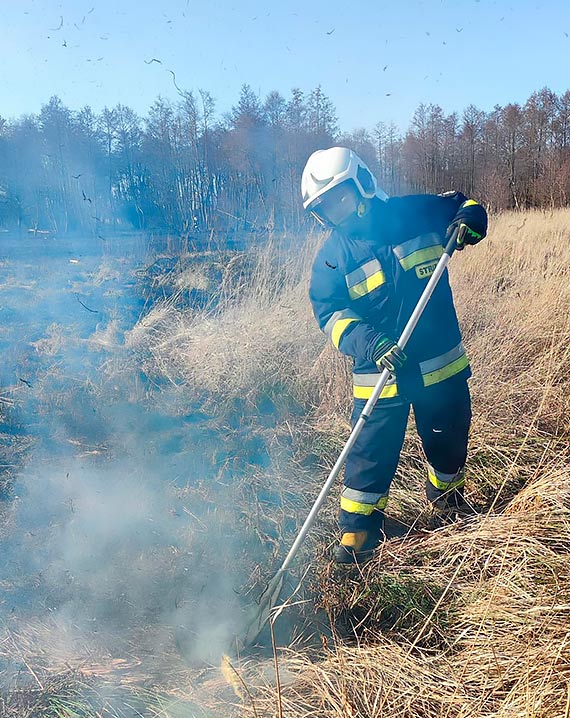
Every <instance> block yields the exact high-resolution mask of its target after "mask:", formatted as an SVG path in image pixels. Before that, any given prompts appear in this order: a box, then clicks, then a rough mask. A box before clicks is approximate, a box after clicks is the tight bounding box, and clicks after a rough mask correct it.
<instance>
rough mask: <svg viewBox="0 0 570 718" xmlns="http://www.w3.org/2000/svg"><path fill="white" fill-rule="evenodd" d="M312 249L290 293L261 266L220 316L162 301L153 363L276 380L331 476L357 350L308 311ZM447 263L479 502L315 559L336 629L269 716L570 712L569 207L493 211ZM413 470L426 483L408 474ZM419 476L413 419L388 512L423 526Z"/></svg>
mask: <svg viewBox="0 0 570 718" xmlns="http://www.w3.org/2000/svg"><path fill="white" fill-rule="evenodd" d="M297 260H298V258H297ZM302 260H303V261H302V262H301V263H299V262H298V261H296V262H294V263H293V264H292V265H291V267H292V268H293V271H292V272H291V273H290V274H288V275H287V276H286V279H285V281H284V282H283V283H281V284H280V285H279V287H277V291H276V288H275V287H274V286H272V285H271V284H270V283H263V282H262V283H261V284H260V285H259V284H257V283H256V280H254V282H253V291H252V292H251V293H250V294H249V295H248V296H247V298H246V299H245V300H242V301H241V302H238V303H230V304H229V305H224V304H223V303H222V304H221V305H219V306H218V308H217V310H216V312H215V313H214V314H210V315H200V314H195V313H189V314H187V315H184V314H181V313H180V312H177V311H174V310H173V311H171V312H169V311H168V309H167V308H164V307H163V308H157V309H156V310H155V313H154V314H153V313H151V315H150V316H149V317H147V319H146V320H145V321H146V322H148V327H147V329H148V330H149V333H147V335H146V336H147V337H149V336H151V337H152V336H153V334H152V333H153V332H154V337H155V338H154V339H152V340H151V345H150V353H151V356H152V357H153V359H154V360H155V361H159V362H166V363H167V364H168V367H169V370H170V371H175V373H176V376H177V378H179V379H181V380H183V381H184V382H186V383H190V384H193V385H195V386H196V387H197V388H199V387H203V386H204V385H207V388H208V389H209V390H210V391H216V390H218V389H220V388H223V393H224V395H225V396H226V397H231V396H232V394H233V395H235V396H238V395H241V396H247V397H248V399H249V400H250V401H251V402H253V403H255V402H256V401H258V400H259V396H260V393H264V392H270V391H271V389H272V388H273V387H275V386H278V387H280V388H281V390H285V391H287V392H288V393H290V394H291V395H294V396H295V397H296V398H297V399H298V400H299V401H300V402H301V403H302V405H303V407H304V410H305V416H304V418H303V419H302V420H301V419H299V420H298V421H297V422H296V424H295V427H294V429H293V433H294V435H295V440H296V441H297V446H298V450H299V452H300V453H301V454H303V453H304V452H305V453H311V454H313V455H314V456H315V457H316V459H317V461H318V462H319V463H321V464H322V465H323V470H322V472H321V475H322V477H323V478H324V475H325V473H324V472H325V470H326V468H327V467H328V466H329V465H330V463H331V462H332V461H333V460H334V457H335V455H336V451H337V449H338V448H339V447H340V445H341V444H342V440H344V438H346V433H347V416H348V410H349V401H350V399H349V396H350V392H349V387H348V376H347V365H346V363H345V361H344V360H343V359H342V358H339V357H338V356H336V355H335V354H334V352H333V351H332V350H331V349H330V348H328V347H327V346H325V343H324V340H323V338H322V337H321V336H320V335H319V333H318V332H317V331H316V330H315V327H314V324H312V321H313V320H312V319H311V316H310V308H309V306H308V300H307V299H306V287H307V273H306V271H305V270H306V268H307V267H308V266H309V263H310V262H309V258H308V257H307V258H305V257H303V258H302ZM266 261H267V260H266ZM451 275H452V283H453V287H454V292H455V296H456V303H457V307H458V312H459V315H460V321H461V324H462V327H463V331H464V339H465V344H466V347H467V350H468V353H469V356H470V358H471V362H472V366H473V370H474V377H473V379H472V382H471V387H472V394H473V404H474V421H473V429H472V435H471V451H470V459H469V465H468V499H469V500H470V501H471V503H472V504H473V505H474V506H476V507H477V508H478V509H479V513H478V515H476V516H474V517H472V518H471V519H469V520H464V521H463V522H460V523H458V524H455V525H452V526H450V527H447V528H444V529H440V530H437V531H428V530H425V529H426V526H424V530H423V531H419V532H418V533H416V534H415V535H414V536H413V537H410V538H407V539H404V540H400V541H396V540H393V541H391V542H389V543H387V544H386V545H385V546H384V547H383V548H382V550H381V551H380V552H379V555H378V556H377V558H376V559H375V560H374V561H373V562H372V563H371V564H370V565H369V566H367V567H366V568H365V569H364V570H363V571H358V570H352V571H348V572H346V571H343V572H341V571H338V570H333V571H332V572H331V571H330V570H329V567H328V566H327V565H326V562H321V563H319V564H318V566H317V572H320V575H319V576H318V577H317V578H316V579H315V581H316V586H317V590H318V591H319V592H320V594H321V596H322V605H323V606H324V607H325V608H326V609H327V611H328V612H329V616H330V619H331V622H332V625H333V626H336V627H337V629H338V630H337V636H336V640H335V641H334V642H333V644H332V645H331V644H330V642H329V644H328V646H327V649H326V651H325V652H324V655H323V656H321V658H320V660H316V661H315V659H314V656H310V655H309V654H306V653H304V652H302V651H298V652H295V651H294V650H291V651H289V652H286V653H285V654H284V655H283V656H282V658H281V659H280V660H281V666H282V669H283V670H286V671H287V673H288V674H289V676H291V675H292V676H293V677H294V678H293V679H291V680H290V681H289V685H288V686H287V687H285V688H283V689H282V690H281V692H280V693H279V694H276V692H275V689H274V688H273V682H271V683H270V684H267V685H266V686H265V687H264V688H262V689H257V690H256V691H255V711H256V713H257V715H259V716H261V715H264V716H265V715H267V716H269V715H276V714H278V715H290V716H296V717H298V716H309V715H319V716H338V717H339V718H340V716H343V717H344V716H347V717H348V716H369V717H375V716H381V715H386V714H390V715H394V716H409V717H410V718H416V717H417V718H425V717H426V716H434V717H435V716H438V717H439V716H449V717H452V716H453V717H454V718H459V717H460V716H465V717H466V716H477V717H479V716H480V717H481V718H482V717H483V716H489V717H490V716H497V717H499V716H501V717H502V716H521V717H522V716H525V717H526V716H529V717H530V716H534V717H537V718H538V717H539V716H543V717H544V718H547V717H548V718H552V717H553V716H568V715H569V711H570V692H569V689H568V686H569V685H570V669H569V667H568V666H569V665H570V648H569V645H568V642H569V636H570V633H569V628H570V622H569V618H570V615H569V613H570V593H569V589H568V586H569V585H570V584H569V582H568V577H569V573H570V560H569V558H568V549H569V547H570V451H569V438H570V420H569V417H570V378H569V377H570V374H569V372H568V366H569V359H570V315H569V311H568V310H569V308H570V281H569V280H570V212H569V211H567V210H561V211H556V212H552V213H544V212H527V213H525V214H504V215H501V216H500V217H497V218H494V220H493V221H492V222H491V231H490V234H489V237H488V239H486V240H485V242H483V243H482V244H481V245H479V246H478V247H476V248H468V249H467V251H465V252H464V253H463V254H461V255H459V254H458V255H456V256H455V257H454V258H453V262H452V267H451ZM270 276H271V272H270ZM173 327H174V328H175V332H173V330H172V329H173ZM198 358H200V361H198ZM198 365H199V367H200V368H197V366H198ZM238 367H239V369H238ZM173 368H174V369H173ZM200 372H202V373H203V376H201V375H200ZM206 374H207V379H206ZM404 472H405V475H406V479H407V483H409V481H410V479H411V480H412V483H414V484H415V485H416V486H417V491H410V490H409V489H408V488H406V490H404V489H403V488H402V487H401V483H400V480H399V479H400V476H402V475H403V474H404ZM423 480H424V468H423V459H422V455H421V450H420V447H419V445H418V441H417V439H416V438H415V437H414V435H413V433H411V434H410V436H409V437H408V440H407V442H406V446H405V449H404V452H403V456H402V462H401V466H400V473H399V476H398V478H397V479H396V481H395V485H394V488H393V491H392V501H391V509H390V511H391V512H392V513H393V515H395V516H397V517H400V518H402V519H403V520H406V521H408V522H411V521H414V520H416V519H417V518H418V516H419V517H420V521H419V522H418V523H417V526H418V527H420V528H421V527H422V525H423V524H422V521H421V516H422V515H423V514H425V512H426V507H425V503H424V499H423V496H422V490H421V486H422V485H423ZM315 483H316V482H315ZM315 489H316V486H315ZM330 511H331V510H330V509H329V516H330ZM323 530H324V531H325V533H324V534H321V536H324V538H327V537H330V533H329V531H330V523H329V524H327V523H326V522H325V524H324V529H323ZM252 680H253V679H252ZM248 705H249V704H248V703H247V702H244V711H245V713H247V714H251V713H252V708H251V706H249V707H248Z"/></svg>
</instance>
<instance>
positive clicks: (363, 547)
mask: <svg viewBox="0 0 570 718" xmlns="http://www.w3.org/2000/svg"><path fill="white" fill-rule="evenodd" d="M380 540H381V533H380V532H377V531H374V532H370V531H356V532H355V533H348V532H347V533H344V534H343V535H342V538H341V540H340V543H339V544H338V546H335V548H334V551H333V559H334V561H335V563H342V564H356V563H357V564H364V563H366V562H367V561H370V559H371V558H372V556H373V555H374V549H376V548H377V546H378V545H379V544H380Z"/></svg>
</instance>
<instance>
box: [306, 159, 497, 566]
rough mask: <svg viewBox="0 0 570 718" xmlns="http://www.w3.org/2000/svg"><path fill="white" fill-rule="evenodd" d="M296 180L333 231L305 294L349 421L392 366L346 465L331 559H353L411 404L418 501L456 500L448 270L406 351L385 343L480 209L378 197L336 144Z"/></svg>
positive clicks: (375, 520) (378, 509) (373, 537)
mask: <svg viewBox="0 0 570 718" xmlns="http://www.w3.org/2000/svg"><path fill="white" fill-rule="evenodd" d="M301 184H302V195H303V206H304V207H305V209H306V210H308V211H309V212H310V213H311V214H312V215H313V217H314V218H315V219H317V220H318V221H319V222H320V223H321V224H322V225H324V226H325V227H326V228H328V229H331V230H332V232H331V234H330V236H329V237H328V238H327V239H326V241H325V242H324V244H323V246H322V247H321V249H320V250H319V252H318V254H317V256H316V259H315V262H314V264H313V267H312V273H311V283H310V299H311V303H312V306H313V311H314V314H315V317H316V319H317V321H318V323H319V326H320V328H321V329H322V330H323V331H324V333H325V334H326V335H327V336H328V337H329V338H330V339H331V341H332V343H333V344H334V346H335V347H336V348H337V349H338V350H339V351H340V352H342V353H343V354H345V355H347V356H349V357H351V358H352V361H353V389H354V411H353V415H352V421H353V424H354V422H356V421H357V419H358V417H359V416H360V413H361V412H362V409H363V408H364V405H365V403H366V401H367V399H369V398H370V396H371V394H372V391H373V388H374V386H375V385H376V383H377V381H378V378H379V375H380V372H381V371H382V370H383V369H384V368H387V369H389V371H390V372H391V375H390V379H389V381H388V384H387V385H386V387H385V388H384V390H383V391H382V393H381V395H380V398H379V400H378V403H377V404H376V407H375V409H374V411H373V412H372V414H371V416H370V418H369V419H368V421H367V422H366V424H365V426H364V427H363V429H362V431H361V433H360V435H359V437H358V439H357V441H356V443H355V445H354V447H353V449H352V451H351V452H350V454H349V456H348V458H347V461H346V466H345V478H344V487H343V490H342V494H341V500H340V515H339V523H340V528H341V531H342V537H341V540H340V544H339V545H338V546H336V547H335V550H334V558H335V560H336V561H337V562H338V563H362V562H364V561H366V560H368V559H369V558H370V557H371V556H372V553H373V551H374V549H375V548H376V547H377V546H378V544H379V543H380V541H381V539H382V538H383V536H384V509H385V507H386V504H387V501H388V492H389V489H390V484H391V483H392V479H393V478H394V474H395V472H396V468H397V465H398V461H399V456H400V452H401V449H402V444H403V440H404V434H405V431H406V425H407V421H408V414H409V411H410V406H412V407H413V411H414V418H415V424H416V429H417V431H418V434H419V436H420V439H421V442H422V445H423V450H424V452H425V457H426V460H427V480H426V493H427V498H428V501H429V502H431V504H433V505H434V506H435V507H437V509H438V510H443V511H451V510H453V508H454V507H459V506H461V504H462V503H463V488H464V483H465V479H464V465H465V460H466V457H467V439H468V434H469V427H470V423H471V400H470V395H469V387H468V384H467V380H468V378H469V377H470V376H471V370H470V368H469V361H468V359H467V356H466V354H465V350H464V348H463V344H462V342H461V332H460V329H459V324H458V321H457V315H456V313H455V307H454V304H453V297H452V294H451V288H450V286H449V279H448V275H447V271H446V272H445V273H444V275H443V276H442V278H441V279H440V281H439V283H438V285H437V287H436V289H435V291H434V293H433V295H432V297H431V299H430V301H429V303H428V305H427V307H426V309H425V311H424V314H423V315H422V317H421V319H420V321H419V323H418V325H417V327H416V329H415V331H414V333H413V334H412V337H411V339H410V341H409V342H408V344H407V346H406V349H405V353H404V351H402V350H401V349H400V348H399V347H398V346H397V344H396V342H397V339H398V337H399V336H400V334H401V333H402V331H403V329H404V327H405V325H406V322H407V321H408V319H409V318H410V315H411V314H412V311H413V309H414V307H415V306H416V304H417V302H418V300H419V298H420V295H421V293H422V291H423V289H424V288H425V286H426V284H427V282H428V280H429V277H430V276H431V274H432V273H433V271H434V269H435V267H436V265H437V262H438V260H439V258H440V257H441V255H442V254H443V249H444V246H445V244H446V243H447V241H448V239H449V237H450V236H451V233H452V232H453V231H454V229H455V228H456V227H458V226H459V227H461V232H459V233H458V240H457V241H458V246H457V249H458V250H461V249H463V248H464V245H466V244H476V243H477V242H479V241H480V240H481V239H483V237H484V236H485V234H486V232H487V213H486V211H485V209H484V208H483V207H482V206H481V205H480V204H478V203H477V202H476V201H475V200H473V199H468V198H467V197H466V196H465V195H463V194H461V192H446V193H445V194H442V195H409V196H403V197H392V198H389V197H388V196H387V195H386V193H385V192H383V191H382V190H381V189H380V188H379V187H378V186H377V183H376V179H375V177H374V175H373V174H372V172H371V171H370V170H369V168H368V167H367V166H366V164H365V163H364V162H363V161H362V159H360V157H358V156H357V155H356V154H355V153H354V152H352V151H351V150H349V149H347V148H344V147H331V148H329V149H326V150H319V151H317V152H314V153H313V154H312V155H311V156H310V157H309V159H308V161H307V164H306V166H305V169H304V171H303V176H302V183H301ZM459 242H461V244H459Z"/></svg>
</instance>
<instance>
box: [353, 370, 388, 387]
mask: <svg viewBox="0 0 570 718" xmlns="http://www.w3.org/2000/svg"><path fill="white" fill-rule="evenodd" d="M379 378H380V372H378V373H373V374H353V375H352V383H353V384H354V385H355V386H376V384H378V379H379ZM395 383H396V377H395V376H394V375H393V374H390V377H389V378H388V381H387V382H386V386H390V385H391V384H395Z"/></svg>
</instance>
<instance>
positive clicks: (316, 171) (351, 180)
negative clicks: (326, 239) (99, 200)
mask: <svg viewBox="0 0 570 718" xmlns="http://www.w3.org/2000/svg"><path fill="white" fill-rule="evenodd" d="M343 183H346V184H344V185H343V188H341V189H340V190H337V191H336V192H333V193H332V195H329V194H328V193H329V192H330V191H331V190H332V189H334V188H335V187H338V185H340V184H343ZM347 188H350V190H352V191H351V192H349V193H348V194H351V195H352V197H351V198H350V199H348V195H347V193H346V191H345V190H346V189H347ZM354 188H356V192H354ZM301 193H302V195H303V207H304V208H305V209H308V210H309V211H310V212H311V213H312V214H313V215H314V216H315V217H316V218H317V219H318V220H319V221H321V222H322V221H323V220H324V221H325V223H327V224H332V225H335V224H339V223H340V222H341V221H343V219H345V218H346V217H347V216H349V213H352V212H356V211H357V206H356V205H357V204H358V201H359V200H361V199H372V198H373V197H379V198H380V199H382V200H386V199H388V195H387V194H386V193H385V192H383V191H382V190H381V189H379V188H378V186H377V184H376V178H375V177H374V175H373V174H372V172H371V171H370V170H369V169H368V167H367V166H366V163H365V162H364V161H363V160H361V159H360V157H359V156H358V155H357V154H356V153H355V152H353V151H352V150H349V149H347V148H346V147H330V148H329V149H328V150H317V151H316V152H313V154H312V155H311V156H310V157H309V159H308V160H307V164H306V165H305V169H304V170H303V176H302V178H301ZM325 193H327V202H326V204H327V205H329V206H328V207H326V211H324V210H325V202H324V197H323V195H324V194H325ZM329 198H330V201H328V200H329ZM342 202H345V203H346V205H347V206H346V207H345V209H344V211H343V212H341V211H340V209H341V208H340V207H338V205H339V204H340V203H342ZM334 205H336V206H337V210H336V211H335V210H332V207H333V206H334ZM331 210H332V214H333V216H328V215H329V214H331Z"/></svg>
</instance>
